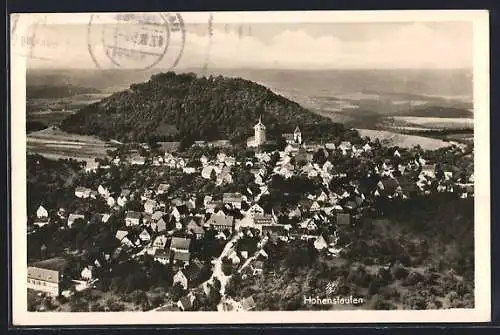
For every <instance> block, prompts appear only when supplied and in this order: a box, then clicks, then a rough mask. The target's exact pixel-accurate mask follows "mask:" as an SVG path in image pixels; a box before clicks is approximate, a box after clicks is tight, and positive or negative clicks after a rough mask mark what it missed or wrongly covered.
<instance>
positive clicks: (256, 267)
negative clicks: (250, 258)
mask: <svg viewBox="0 0 500 335" xmlns="http://www.w3.org/2000/svg"><path fill="white" fill-rule="evenodd" d="M252 272H253V275H254V276H256V275H261V274H263V273H264V262H263V261H255V262H254V264H253V265H252Z"/></svg>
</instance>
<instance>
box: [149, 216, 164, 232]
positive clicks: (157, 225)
mask: <svg viewBox="0 0 500 335" xmlns="http://www.w3.org/2000/svg"><path fill="white" fill-rule="evenodd" d="M151 229H153V230H154V231H155V232H157V233H162V232H164V231H166V230H167V222H166V221H165V219H164V218H163V217H161V218H160V219H159V220H158V221H156V222H155V221H153V222H151Z"/></svg>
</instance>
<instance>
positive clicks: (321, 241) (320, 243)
mask: <svg viewBox="0 0 500 335" xmlns="http://www.w3.org/2000/svg"><path fill="white" fill-rule="evenodd" d="M314 247H315V248H316V250H318V251H319V250H323V249H326V248H328V243H327V242H326V240H325V238H324V237H323V235H319V236H318V237H317V238H316V240H315V241H314Z"/></svg>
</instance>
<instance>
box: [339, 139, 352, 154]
mask: <svg viewBox="0 0 500 335" xmlns="http://www.w3.org/2000/svg"><path fill="white" fill-rule="evenodd" d="M339 149H340V150H342V152H345V151H347V150H351V149H352V144H351V142H349V141H342V142H341V143H340V145H339Z"/></svg>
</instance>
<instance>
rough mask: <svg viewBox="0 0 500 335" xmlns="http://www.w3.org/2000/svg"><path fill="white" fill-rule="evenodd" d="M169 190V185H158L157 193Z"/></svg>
mask: <svg viewBox="0 0 500 335" xmlns="http://www.w3.org/2000/svg"><path fill="white" fill-rule="evenodd" d="M169 188H170V184H160V185H158V190H159V191H168V189H169Z"/></svg>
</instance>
